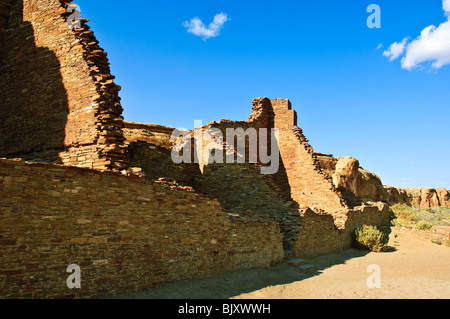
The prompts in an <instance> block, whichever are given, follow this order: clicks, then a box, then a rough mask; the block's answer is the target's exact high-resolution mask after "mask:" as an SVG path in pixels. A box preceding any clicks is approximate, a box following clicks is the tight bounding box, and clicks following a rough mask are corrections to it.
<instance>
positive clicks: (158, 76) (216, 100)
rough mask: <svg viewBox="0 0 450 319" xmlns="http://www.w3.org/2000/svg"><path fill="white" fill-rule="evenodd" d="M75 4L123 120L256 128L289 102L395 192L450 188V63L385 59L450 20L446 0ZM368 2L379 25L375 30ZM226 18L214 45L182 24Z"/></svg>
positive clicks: (316, 139) (335, 147) (308, 128)
mask: <svg viewBox="0 0 450 319" xmlns="http://www.w3.org/2000/svg"><path fill="white" fill-rule="evenodd" d="M445 1H447V0H445ZM76 3H77V4H78V5H79V6H80V8H81V12H82V17H83V18H87V19H90V20H91V21H90V22H89V25H90V26H91V27H92V29H93V31H94V32H95V35H96V36H97V38H98V40H99V41H100V45H101V46H102V47H103V48H104V49H105V50H106V51H107V52H108V57H109V59H110V62H111V69H112V73H113V74H114V75H115V76H116V83H117V84H119V85H121V86H122V92H121V94H120V96H121V98H122V105H123V107H124V109H125V111H124V117H125V119H126V120H129V121H135V122H143V123H156V124H162V125H166V126H172V127H176V128H192V127H193V125H194V120H202V121H203V123H204V124H206V123H208V122H209V121H212V120H220V119H230V120H247V119H248V115H249V114H250V112H251V102H252V99H253V98H255V97H261V96H266V97H269V98H271V99H272V98H288V99H290V100H291V102H292V105H293V108H294V109H295V110H296V111H297V113H298V125H299V126H300V127H302V128H303V129H304V133H305V135H306V137H307V138H308V139H309V140H310V143H311V145H312V146H313V147H314V149H315V150H316V151H318V152H323V153H331V154H333V155H335V156H344V155H348V156H352V157H355V158H357V159H359V161H360V164H361V166H362V167H364V168H366V169H368V170H370V171H372V172H374V173H376V174H377V175H378V176H380V177H381V179H382V181H383V183H384V184H386V185H393V186H397V187H416V186H417V187H445V188H450V169H449V158H450V147H449V146H450V142H449V135H450V134H449V131H450V129H449V122H450V121H449V119H450V94H449V93H450V89H449V83H450V65H444V66H442V67H440V68H433V67H432V65H431V62H430V61H425V62H423V61H422V62H421V61H420V57H423V56H425V58H424V59H425V60H426V58H427V57H428V55H426V54H428V51H427V52H425V53H423V50H422V51H420V50H421V49H422V47H423V46H425V45H427V44H424V45H422V47H419V48H418V49H417V50H415V51H413V48H412V45H411V46H409V47H408V46H405V48H404V50H405V51H404V52H403V51H402V52H403V53H404V55H405V56H408V58H412V59H413V60H414V59H415V60H414V62H417V61H418V62H417V66H416V67H415V68H413V69H411V70H408V69H405V68H402V62H401V61H402V60H401V58H402V57H401V56H400V57H398V58H397V59H394V60H393V61H390V60H389V58H388V55H387V54H386V56H383V52H385V51H389V50H390V45H391V44H393V43H400V42H401V41H402V40H403V39H405V38H407V44H409V43H413V42H414V40H416V39H418V36H419V35H420V34H421V31H422V30H423V29H424V28H426V27H428V26H430V25H435V26H439V25H440V24H442V23H444V22H445V21H447V17H446V16H445V14H444V10H443V2H442V0H408V1H406V0H395V1H392V0H370V1H365V0H358V1H355V0H341V1H331V0H322V1H300V0H295V1H294V0H291V1H287V0H279V1H265V0H258V1H254V0H250V1H246V0H244V1H242V0H241V1H235V0H214V1H211V0H208V1H206V0H199V1H186V0H184V1H147V2H145V3H140V2H139V3H136V2H134V1H117V0H109V1H103V0H96V1H88V0H78V1H76ZM370 4H377V5H379V7H380V8H381V28H379V29H370V28H368V26H367V24H366V20H367V18H368V17H369V15H370V13H367V12H366V9H367V7H368V6H369V5H370ZM219 13H224V14H226V15H227V18H228V20H227V21H226V22H225V23H224V24H223V27H222V28H221V29H220V32H219V33H218V35H217V36H215V37H210V38H208V39H206V40H205V39H203V38H202V37H200V36H196V35H194V34H192V33H189V32H187V31H188V30H187V27H186V26H185V25H183V24H184V23H185V22H186V21H188V22H189V21H190V20H191V19H192V18H194V17H198V18H199V19H201V20H202V22H203V23H204V24H205V26H206V27H208V25H209V23H211V22H212V21H213V18H214V16H216V15H217V14H219ZM441 29H442V28H440V30H441ZM436 34H437V32H436ZM442 39H443V40H442ZM447 40H448V38H445V36H444V37H441V38H439V41H443V42H446V43H444V44H449V43H448V41H447ZM405 41H406V40H405ZM416 42H417V41H416ZM419 44H420V43H419ZM381 45H382V47H381ZM380 47H381V48H380ZM377 48H378V49H377ZM402 49H403V48H402ZM443 50H444V53H442V52H441V53H442V54H444V56H443V59H445V58H447V57H448V56H450V55H445V54H446V51H445V46H444V49H443ZM417 52H419V53H417ZM433 52H434V51H433ZM433 52H431V54H434V53H433ZM441 53H439V54H441ZM420 54H422V55H420ZM424 54H425V55H424ZM410 60H411V59H410Z"/></svg>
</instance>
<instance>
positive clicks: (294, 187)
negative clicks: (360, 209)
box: [271, 99, 347, 215]
mask: <svg viewBox="0 0 450 319" xmlns="http://www.w3.org/2000/svg"><path fill="white" fill-rule="evenodd" d="M271 103H272V107H273V112H274V116H275V119H274V127H275V128H277V129H279V148H280V154H281V160H282V166H283V167H284V169H285V173H286V175H287V178H288V183H289V187H290V193H291V197H292V199H293V200H294V201H296V202H298V203H299V205H300V207H315V208H319V209H322V210H325V211H326V212H327V213H330V214H335V215H338V214H339V213H338V212H339V211H342V210H344V209H346V208H347V205H346V203H345V200H344V198H343V197H342V196H341V194H340V193H339V192H338V191H337V190H336V188H335V187H334V185H333V183H332V181H331V180H330V178H328V177H327V176H325V175H324V174H322V172H321V170H320V167H319V165H318V161H317V159H316V158H315V155H314V151H313V148H312V147H311V145H309V144H308V140H307V139H306V138H305V136H304V135H303V132H302V129H301V128H299V127H298V126H297V115H296V112H295V111H294V110H292V109H291V103H290V102H289V100H284V99H276V100H271Z"/></svg>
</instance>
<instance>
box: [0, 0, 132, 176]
mask: <svg viewBox="0 0 450 319" xmlns="http://www.w3.org/2000/svg"><path fill="white" fill-rule="evenodd" d="M70 2H71V1H58V0H26V1H21V0H19V1H13V0H2V1H1V3H2V4H1V5H0V17H3V18H0V23H1V24H3V26H1V25H0V33H1V36H0V41H1V43H0V61H1V64H0V120H1V121H2V125H1V126H0V156H8V157H22V158H27V159H30V160H33V159H36V160H37V161H48V162H57V163H64V164H65V165H71V166H80V167H89V168H97V169H113V170H120V169H124V168H126V167H127V165H128V157H127V151H126V148H125V146H124V137H123V133H122V121H123V118H122V116H121V113H122V107H121V105H120V98H119V96H118V91H119V90H120V87H119V86H117V85H116V84H115V83H114V81H113V79H114V76H112V75H111V74H110V69H109V63H108V59H107V57H106V53H105V52H104V51H103V50H102V49H101V48H100V47H99V45H98V41H97V40H96V38H95V36H94V35H93V32H92V31H90V30H89V27H88V26H87V25H86V22H87V20H81V28H74V29H71V28H69V27H68V24H67V21H66V20H67V17H68V13H67V5H68V3H70ZM5 8H7V10H8V15H7V18H8V19H7V20H8V22H7V27H6V28H5V18H4V17H5V13H4V12H5Z"/></svg>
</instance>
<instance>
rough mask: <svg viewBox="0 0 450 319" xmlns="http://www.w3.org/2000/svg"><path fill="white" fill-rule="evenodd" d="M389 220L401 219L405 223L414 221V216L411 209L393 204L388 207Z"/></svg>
mask: <svg viewBox="0 0 450 319" xmlns="http://www.w3.org/2000/svg"><path fill="white" fill-rule="evenodd" d="M390 212H391V219H402V220H405V221H414V219H415V216H414V212H413V208H412V207H410V206H408V205H406V204H395V205H393V206H391V207H390Z"/></svg>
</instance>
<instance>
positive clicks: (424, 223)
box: [415, 220, 433, 230]
mask: <svg viewBox="0 0 450 319" xmlns="http://www.w3.org/2000/svg"><path fill="white" fill-rule="evenodd" d="M431 227H433V225H431V224H430V223H429V222H427V221H425V220H421V221H419V222H418V223H417V225H416V227H415V228H416V229H420V230H430V229H431Z"/></svg>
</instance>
